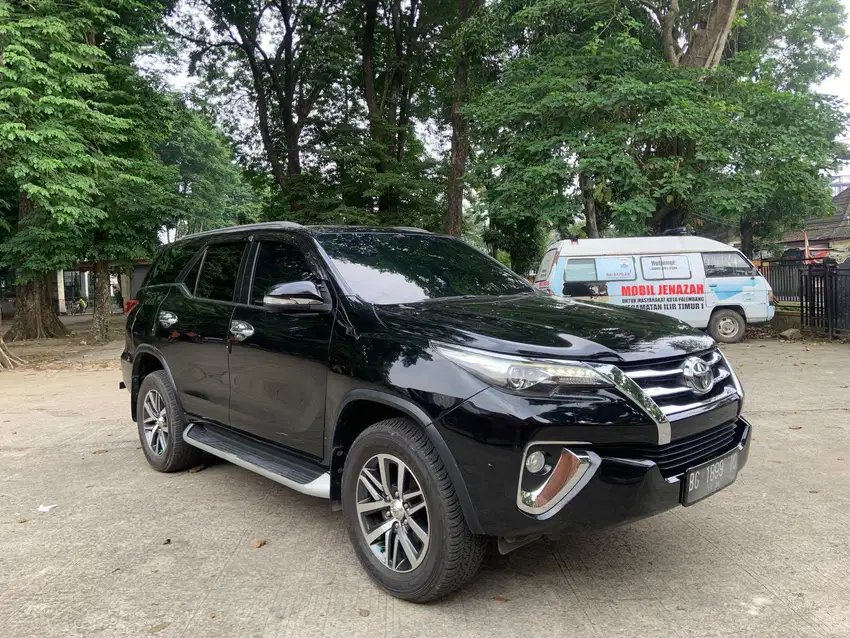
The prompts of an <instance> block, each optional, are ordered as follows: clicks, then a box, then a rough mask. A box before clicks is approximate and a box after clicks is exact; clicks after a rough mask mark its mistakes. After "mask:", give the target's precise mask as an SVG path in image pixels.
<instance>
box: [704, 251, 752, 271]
mask: <svg viewBox="0 0 850 638" xmlns="http://www.w3.org/2000/svg"><path fill="white" fill-rule="evenodd" d="M702 263H703V264H705V276H706V277H751V276H752V274H753V267H752V265H750V263H749V262H748V261H747V260H746V259H744V256H743V255H741V254H740V253H703V255H702Z"/></svg>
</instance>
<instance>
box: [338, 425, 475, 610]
mask: <svg viewBox="0 0 850 638" xmlns="http://www.w3.org/2000/svg"><path fill="white" fill-rule="evenodd" d="M342 509H343V516H344V518H345V523H346V526H347V527H348V536H349V538H350V539H351V543H352V545H354V549H355V551H356V552H357V558H358V559H359V560H360V563H361V564H362V565H363V568H364V569H365V570H366V571H367V572H368V573H369V575H370V576H371V577H372V579H373V580H374V581H375V582H376V583H378V584H379V585H380V586H381V587H383V588H384V589H386V590H387V591H388V592H389V593H390V594H392V595H393V596H396V597H397V598H402V599H404V600H409V601H411V602H416V603H424V602H430V601H432V600H436V599H437V598H440V597H442V596H445V595H446V594H448V593H450V592H452V591H454V590H456V589H458V588H459V587H461V586H462V585H463V584H464V583H466V582H467V581H469V580H470V579H471V578H472V577H473V576H475V574H476V572H477V571H478V567H479V566H480V564H481V559H482V558H483V556H484V551H485V548H486V538H485V537H483V536H476V535H475V534H473V533H472V532H471V531H470V530H469V527H468V526H467V525H466V520H465V519H464V517H463V511H462V510H461V507H460V502H459V501H458V498H457V494H456V493H455V490H454V487H453V486H452V482H451V479H450V478H449V475H448V472H447V471H446V468H445V466H444V465H443V463H442V461H441V460H440V457H439V455H438V454H437V451H436V450H435V449H434V446H433V445H432V444H431V441H430V440H429V439H428V437H427V435H426V434H425V433H424V432H423V431H422V429H421V428H419V427H417V426H416V425H414V424H413V423H412V422H411V421H410V420H408V419H403V418H397V419H388V420H386V421H381V422H380V423H376V424H375V425H373V426H371V427H369V428H367V429H366V430H365V431H364V432H363V433H362V434H360V436H358V437H357V439H356V440H355V441H354V444H353V445H352V446H351V449H350V450H349V452H348V455H347V457H346V460H345V469H344V472H343V476H342Z"/></svg>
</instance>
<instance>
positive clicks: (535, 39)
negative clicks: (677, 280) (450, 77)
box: [469, 0, 847, 247]
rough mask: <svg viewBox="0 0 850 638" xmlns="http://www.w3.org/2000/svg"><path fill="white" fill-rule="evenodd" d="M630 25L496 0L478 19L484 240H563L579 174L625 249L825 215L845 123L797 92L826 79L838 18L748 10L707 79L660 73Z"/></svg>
mask: <svg viewBox="0 0 850 638" xmlns="http://www.w3.org/2000/svg"><path fill="white" fill-rule="evenodd" d="M751 14H752V15H751ZM639 17H640V15H639V13H635V14H630V13H629V12H628V10H627V9H618V8H617V7H615V6H613V5H605V4H604V3H603V4H600V3H592V4H587V5H584V4H582V3H581V2H574V1H573V2H567V1H564V0H523V1H520V0H503V1H502V2H498V3H496V4H495V5H494V6H493V7H491V9H490V12H489V14H488V15H486V16H482V17H481V18H480V19H479V21H478V24H477V28H478V29H479V30H480V33H481V40H482V41H484V42H491V43H493V45H494V46H496V49H495V51H493V52H491V53H490V55H489V56H485V60H495V61H496V62H495V63H493V65H492V69H491V71H492V72H493V73H495V74H496V80H495V81H493V82H490V83H488V84H487V86H486V87H485V90H484V91H483V93H482V95H481V97H480V99H479V100H478V101H477V103H476V104H475V105H474V106H473V107H472V108H470V109H469V112H470V114H471V115H472V117H473V121H474V124H475V127H476V133H477V135H476V137H477V140H478V143H479V153H478V155H477V165H476V169H475V170H476V173H477V175H478V177H479V179H480V181H481V182H482V183H483V184H484V185H485V186H486V191H485V197H486V200H487V204H488V207H489V216H490V219H491V227H492V226H495V227H496V228H507V229H509V230H508V231H507V232H505V231H502V234H504V235H505V236H506V237H514V236H515V233H516V232H519V231H522V232H523V233H525V234H527V233H528V231H529V225H530V224H531V221H530V220H536V222H537V223H538V224H541V225H543V226H544V227H545V228H552V227H562V228H563V227H564V226H569V219H570V218H571V217H572V218H573V219H574V218H575V214H576V206H575V198H576V192H577V182H578V175H579V173H582V174H584V175H586V176H588V177H589V178H590V180H591V181H592V184H593V185H594V188H593V197H594V199H595V201H596V207H597V210H600V209H601V210H602V211H603V212H604V214H606V215H609V216H610V223H611V224H612V225H613V226H614V228H615V229H616V230H617V231H618V232H619V233H621V234H626V235H630V234H641V233H644V232H646V231H648V230H656V231H658V230H663V229H665V228H668V227H672V226H678V225H683V224H684V223H687V222H688V221H689V220H693V219H694V218H696V219H699V218H700V217H702V218H704V219H709V218H710V219H713V220H715V221H717V220H720V221H721V222H724V220H725V223H726V224H728V225H730V226H735V227H737V226H738V225H739V223H740V222H741V221H742V220H752V221H753V222H754V223H755V225H756V228H757V230H758V232H762V233H767V234H776V233H777V232H779V231H780V230H781V229H783V228H789V227H793V226H797V225H799V224H800V223H801V220H802V219H803V218H804V217H806V216H823V215H826V214H828V212H829V206H830V204H829V191H828V189H827V183H826V180H825V178H824V175H825V172H826V171H827V170H829V169H833V168H834V167H835V165H836V160H837V159H838V158H839V157H840V156H841V155H842V154H843V153H844V152H845V149H843V148H842V146H841V145H840V144H838V143H837V142H836V139H837V138H838V137H839V136H840V134H841V132H842V131H843V130H844V128H845V126H846V124H847V119H846V116H845V115H843V114H842V112H841V111H840V108H839V105H838V104H836V103H835V101H834V100H831V99H829V98H826V97H824V96H821V95H818V94H816V93H812V92H810V91H809V90H808V88H807V87H808V86H810V85H811V84H812V83H813V82H816V81H818V80H819V79H821V78H822V77H824V75H825V74H826V73H828V72H831V71H834V64H833V63H834V59H835V45H836V43H837V42H838V35H839V33H840V22H841V18H842V17H843V13H842V12H841V9H840V5H839V4H837V3H836V2H833V1H832V0H798V1H796V2H792V3H786V6H783V7H778V6H770V7H767V6H764V5H759V4H756V5H753V6H751V7H748V10H747V14H746V15H742V16H740V18H741V19H739V20H738V21H737V23H736V24H737V26H736V35H737V36H739V37H738V40H737V42H738V43H739V45H740V46H741V48H745V49H746V50H742V51H740V52H739V53H738V54H737V55H731V56H727V60H726V64H724V65H722V66H721V67H720V68H719V69H718V70H717V71H715V72H709V71H704V70H702V69H688V68H677V67H674V66H673V65H671V64H670V63H669V62H668V61H667V60H666V59H665V58H664V56H663V54H662V52H661V51H660V47H659V45H658V39H657V37H655V36H654V35H653V34H654V32H655V31H654V30H655V26H654V25H651V24H648V23H647V22H645V21H640V20H638V19H637V18H639ZM809 29H811V31H809ZM810 32H813V33H815V34H816V35H815V36H812V38H815V39H817V43H816V44H812V43H813V42H814V41H813V40H812V38H810V37H809V36H808V35H807V34H809V33H810ZM499 34H502V35H504V36H506V39H505V40H503V41H500V39H499ZM750 34H751V35H750ZM748 36H749V40H748V45H747V46H749V47H751V48H746V47H744V42H745V41H747V37H748ZM810 45H812V46H810ZM498 52H501V55H496V53H498ZM791 86H793V87H794V90H793V91H792V90H789V87H791ZM530 202H533V206H530V205H529V203H530ZM780 202H782V203H784V204H781V205H780ZM510 229H514V230H510ZM506 242H507V239H504V240H503V241H502V243H501V244H500V246H501V247H506Z"/></svg>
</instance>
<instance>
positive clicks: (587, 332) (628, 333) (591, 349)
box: [373, 294, 714, 361]
mask: <svg viewBox="0 0 850 638" xmlns="http://www.w3.org/2000/svg"><path fill="white" fill-rule="evenodd" d="M373 307H374V309H375V313H376V315H377V317H378V319H379V320H380V321H381V322H382V323H383V324H384V325H385V326H386V327H387V328H389V329H391V330H393V331H397V332H400V333H405V332H407V333H410V334H411V336H413V335H416V336H420V337H422V336H425V337H427V338H428V339H431V340H434V341H442V342H446V343H455V344H458V345H465V346H468V347H471V348H479V349H482V350H488V351H491V352H500V353H503V354H514V355H526V356H537V357H541V356H547V357H558V358H565V357H569V358H573V359H593V360H611V361H638V360H641V359H658V358H663V357H673V356H677V355H682V354H687V353H690V352H699V351H702V350H706V349H708V348H711V347H712V346H713V345H714V340H713V339H711V337H709V336H707V335H706V334H704V333H703V332H701V331H698V330H695V329H694V328H691V327H690V326H689V325H687V324H685V323H683V322H681V321H678V320H676V319H672V318H670V317H667V316H664V315H660V314H657V313H654V312H648V311H644V310H632V309H628V308H621V307H618V306H613V305H609V304H600V303H593V302H587V301H577V300H573V299H568V298H564V297H554V296H547V295H542V294H527V295H515V296H509V297H477V298H467V299H442V300H430V301H424V302H420V303H414V304H400V305H393V306H373Z"/></svg>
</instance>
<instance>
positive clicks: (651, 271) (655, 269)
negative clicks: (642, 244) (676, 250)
mask: <svg viewBox="0 0 850 638" xmlns="http://www.w3.org/2000/svg"><path fill="white" fill-rule="evenodd" d="M640 267H641V270H643V278H644V279H646V280H647V281H658V280H663V279H690V278H691V265H690V264H689V263H688V256H687V255H654V256H652V257H641V258H640Z"/></svg>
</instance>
